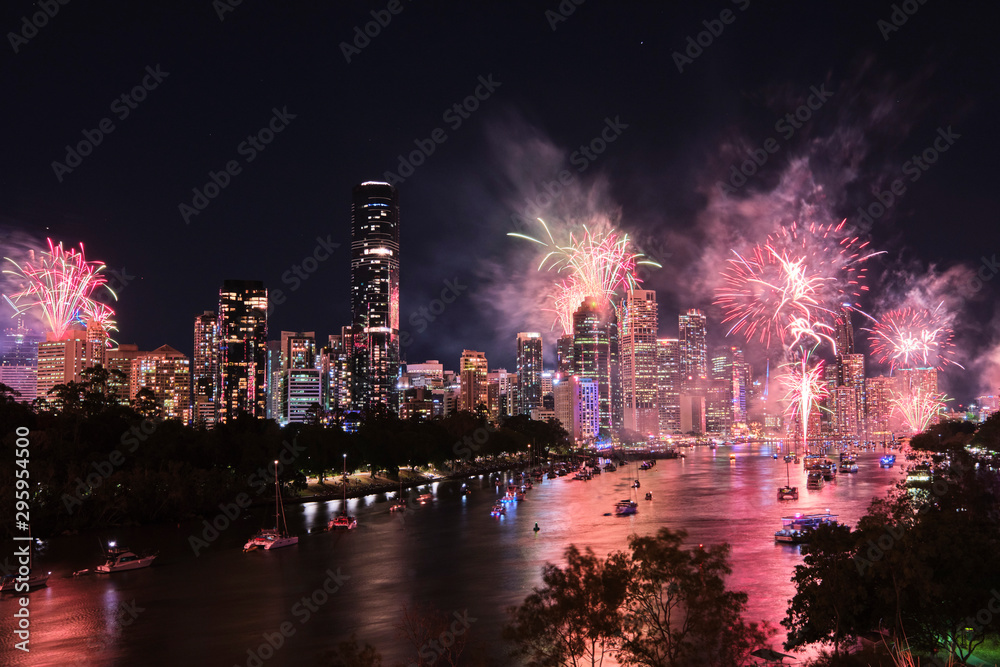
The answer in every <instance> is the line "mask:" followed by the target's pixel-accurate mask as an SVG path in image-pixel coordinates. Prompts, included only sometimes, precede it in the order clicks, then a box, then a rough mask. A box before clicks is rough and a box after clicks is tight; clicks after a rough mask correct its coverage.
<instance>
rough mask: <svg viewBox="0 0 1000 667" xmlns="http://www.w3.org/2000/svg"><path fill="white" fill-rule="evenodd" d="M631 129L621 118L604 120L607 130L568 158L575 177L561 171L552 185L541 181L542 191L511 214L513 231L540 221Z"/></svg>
mask: <svg viewBox="0 0 1000 667" xmlns="http://www.w3.org/2000/svg"><path fill="white" fill-rule="evenodd" d="M627 129H628V123H623V122H622V120H621V116H615V117H614V119H613V120H612V119H611V118H610V117H606V118H605V119H604V127H602V128H601V130H600V131H599V132H598V133H597V136H595V137H594V138H593V139H591V140H590V141H588V142H587V143H585V144H580V146H579V147H578V148H577V149H576V150H575V151H573V152H572V153H571V154H570V156H569V162H570V164H572V165H573V166H574V167H576V173H573V172H571V171H570V170H569V169H562V170H560V171H559V173H557V174H555V178H553V179H552V180H551V181H542V182H541V183H540V184H539V187H538V188H537V189H538V190H540V192H538V193H537V194H535V195H534V196H531V195H529V196H527V197H525V198H524V206H523V208H522V209H521V211H520V212H519V213H511V215H510V221H511V224H512V225H513V227H514V229H515V230H517V231H518V232H525V231H527V229H528V227H529V226H530V221H531V220H537V219H538V217H539V216H541V214H542V212H543V211H544V210H545V209H546V208H548V207H549V206H551V205H552V203H553V202H555V201H556V200H557V199H559V198H560V197H561V196H562V195H563V193H565V192H566V189H567V188H569V187H570V186H572V185H574V184H575V183H576V182H577V180H578V178H579V177H578V176H577V174H582V173H583V172H585V171H587V169H589V168H590V165H592V164H593V163H594V162H595V161H596V160H597V158H598V157H599V156H600V155H601V154H603V153H604V151H606V150H607V149H608V146H610V145H611V144H613V143H614V142H615V141H616V140H617V139H618V137H620V136H621V135H622V132H624V131H625V130H627Z"/></svg>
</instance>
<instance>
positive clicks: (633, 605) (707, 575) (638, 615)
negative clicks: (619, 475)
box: [618, 528, 776, 667]
mask: <svg viewBox="0 0 1000 667" xmlns="http://www.w3.org/2000/svg"><path fill="white" fill-rule="evenodd" d="M686 537H687V533H686V532H685V531H683V530H681V531H677V532H673V531H671V530H670V529H669V528H661V529H660V531H659V532H658V533H657V534H656V536H652V537H638V536H635V535H633V536H632V537H631V538H630V539H629V545H630V547H631V549H632V557H631V564H632V567H631V571H630V573H629V577H628V579H629V586H628V595H627V599H626V603H625V609H626V613H625V624H624V632H623V641H622V650H621V652H620V654H619V656H618V657H619V660H621V661H622V662H623V663H624V664H626V665H642V666H645V665H649V666H654V665H671V666H678V667H679V666H688V665H690V666H691V667H695V666H699V665H743V664H746V663H747V662H748V661H749V660H750V651H752V650H754V649H756V648H759V647H761V646H763V645H764V644H765V642H766V641H767V639H768V638H769V637H770V636H772V635H773V634H774V633H775V632H776V631H775V630H774V629H773V628H771V627H770V626H767V625H763V626H759V625H757V624H755V623H753V624H748V623H746V621H744V619H743V617H742V614H743V612H744V611H745V609H746V602H747V595H746V593H738V592H733V591H729V590H727V589H726V585H725V577H726V576H727V575H729V574H730V573H731V572H732V568H731V567H730V566H729V551H730V548H729V545H726V544H722V545H716V546H713V547H710V548H709V549H707V550H706V549H704V548H703V547H702V546H701V545H699V546H698V547H696V548H693V549H690V550H685V549H682V548H681V543H682V542H683V541H684V539H685V538H686Z"/></svg>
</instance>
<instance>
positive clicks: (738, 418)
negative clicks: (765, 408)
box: [706, 346, 750, 433]
mask: <svg viewBox="0 0 1000 667" xmlns="http://www.w3.org/2000/svg"><path fill="white" fill-rule="evenodd" d="M710 376H711V382H710V385H709V387H710V389H713V391H712V396H711V397H709V400H708V401H707V404H706V410H707V417H706V419H707V421H708V430H709V431H716V430H718V431H719V432H723V433H732V432H733V429H734V428H736V429H737V430H741V426H745V425H746V423H747V391H748V386H749V383H750V374H749V367H748V366H747V364H746V361H745V360H744V357H743V350H741V349H739V348H738V347H732V346H730V347H726V348H723V349H720V350H718V351H717V352H716V353H715V354H713V355H712V359H711V370H710Z"/></svg>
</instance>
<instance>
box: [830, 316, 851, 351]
mask: <svg viewBox="0 0 1000 667" xmlns="http://www.w3.org/2000/svg"><path fill="white" fill-rule="evenodd" d="M834 328H835V329H836V332H837V354H854V327H853V326H852V325H851V311H849V310H847V309H842V310H841V311H840V312H839V313H838V314H837V317H836V319H835V321H834Z"/></svg>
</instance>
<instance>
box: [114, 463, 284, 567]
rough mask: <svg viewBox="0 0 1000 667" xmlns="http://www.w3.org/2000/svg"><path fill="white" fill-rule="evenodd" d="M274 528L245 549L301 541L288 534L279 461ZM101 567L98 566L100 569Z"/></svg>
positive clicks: (257, 535)
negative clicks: (282, 500) (279, 477)
mask: <svg viewBox="0 0 1000 667" xmlns="http://www.w3.org/2000/svg"><path fill="white" fill-rule="evenodd" d="M274 505H275V507H274V528H262V529H261V530H260V531H259V532H258V533H257V534H256V535H254V536H253V537H251V538H250V539H249V540H248V541H247V543H246V544H244V545H243V551H253V550H254V549H264V550H265V551H270V550H271V549H280V548H281V547H290V546H292V545H293V544H298V543H299V538H298V536H297V535H289V534H288V523H287V522H286V521H285V508H284V506H283V505H282V504H281V486H280V484H279V482H278V462H277V461H275V462H274ZM99 569H100V568H98V570H99Z"/></svg>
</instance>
